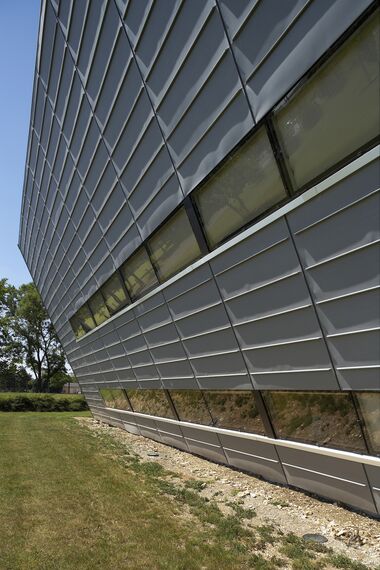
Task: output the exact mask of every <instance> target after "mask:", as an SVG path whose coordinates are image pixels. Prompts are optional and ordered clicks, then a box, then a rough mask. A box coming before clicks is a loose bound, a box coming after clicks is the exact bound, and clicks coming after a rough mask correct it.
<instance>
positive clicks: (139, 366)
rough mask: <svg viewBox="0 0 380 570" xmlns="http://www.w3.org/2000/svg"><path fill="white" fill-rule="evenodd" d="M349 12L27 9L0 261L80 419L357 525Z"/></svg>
mask: <svg viewBox="0 0 380 570" xmlns="http://www.w3.org/2000/svg"><path fill="white" fill-rule="evenodd" d="M379 22H380V16H379V8H378V4H377V2H372V1H370V0H355V1H354V0H282V1H281V2H279V1H278V0H259V1H257V0H182V1H181V0H154V1H153V2H152V1H150V0H129V1H126V0H43V2H42V6H41V20H40V31H39V40H38V48H37V57H36V69H35V78H34V88H33V101H32V110H31V119H30V134H29V143H28V150H27V160H26V170H25V182H24V190H23V201H22V212H21V224H20V235H19V247H20V249H21V252H22V254H23V256H24V259H25V261H26V263H27V265H28V268H29V270H30V273H31V275H32V277H33V280H34V282H35V284H36V286H37V287H38V290H39V291H40V294H41V297H42V299H43V302H44V304H45V306H46V308H47V310H48V312H49V315H50V317H51V319H52V321H53V323H54V326H55V328H56V331H57V333H58V336H59V338H60V340H61V342H62V344H63V346H64V349H65V351H66V354H67V357H68V359H69V362H70V364H71V366H72V368H73V370H74V372H75V375H76V377H77V379H78V382H79V383H80V386H81V389H82V391H83V393H84V394H85V395H86V398H87V401H88V403H89V405H90V408H91V410H92V412H93V414H94V416H95V417H96V418H98V419H100V420H102V421H104V422H108V423H110V424H113V425H115V426H120V427H121V428H124V429H126V430H129V431H131V432H133V433H138V434H142V435H144V436H146V437H149V438H153V439H156V440H159V441H162V442H164V443H167V444H170V445H173V446H176V447H178V448H180V449H184V450H186V451H189V452H192V453H196V454H199V455H201V456H204V457H207V458H210V459H212V460H214V461H218V462H222V463H226V464H228V465H232V466H234V467H237V468H240V469H244V470H246V471H249V472H251V473H254V474H258V475H260V476H262V477H265V478H266V479H268V480H271V481H276V482H280V483H282V484H288V485H292V486H295V487H298V488H301V489H304V490H307V491H311V492H314V493H317V494H319V495H321V496H323V497H327V498H330V499H333V500H335V501H340V502H342V503H345V504H348V505H350V506H352V507H354V508H357V509H360V510H362V511H366V512H369V513H372V514H374V515H379V514H380V457H379V456H380V339H379V331H380V327H379V323H380V296H379V292H380V281H379V268H380V254H379V235H380V222H379V207H380V203H379V188H380V174H379V123H380V112H379V62H380V57H379V49H380V47H379V36H380V33H379V30H380V24H379Z"/></svg>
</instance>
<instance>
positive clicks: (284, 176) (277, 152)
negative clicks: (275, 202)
mask: <svg viewBox="0 0 380 570" xmlns="http://www.w3.org/2000/svg"><path fill="white" fill-rule="evenodd" d="M272 116H273V111H271V112H270V113H269V115H268V116H267V117H266V119H265V122H264V124H265V127H266V132H267V135H268V138H269V142H270V145H271V147H272V151H273V154H274V158H275V160H276V164H277V167H278V170H279V172H280V176H281V180H282V183H283V185H284V187H285V190H286V193H287V195H288V196H289V197H292V196H294V193H295V189H294V188H293V184H292V179H291V176H290V174H289V171H288V167H287V165H286V161H285V157H284V152H283V150H282V147H281V145H280V142H279V140H278V136H277V132H276V130H275V127H274V125H273V121H272Z"/></svg>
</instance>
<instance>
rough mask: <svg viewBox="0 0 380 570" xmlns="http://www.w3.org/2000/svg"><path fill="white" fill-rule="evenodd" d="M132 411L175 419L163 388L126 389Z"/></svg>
mask: <svg viewBox="0 0 380 570" xmlns="http://www.w3.org/2000/svg"><path fill="white" fill-rule="evenodd" d="M127 394H128V398H129V399H130V402H131V404H132V407H133V411H134V412H139V413H141V414H150V415H152V416H160V417H162V418H172V419H176V418H175V415H174V413H173V411H172V409H171V406H170V404H169V401H168V399H167V397H166V393H165V392H164V391H163V390H128V391H127Z"/></svg>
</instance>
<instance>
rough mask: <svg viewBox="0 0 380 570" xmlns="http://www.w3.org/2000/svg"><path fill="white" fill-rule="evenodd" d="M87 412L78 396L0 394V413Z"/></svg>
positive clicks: (80, 397)
mask: <svg viewBox="0 0 380 570" xmlns="http://www.w3.org/2000/svg"><path fill="white" fill-rule="evenodd" d="M83 410H88V406H87V403H86V400H85V399H84V397H83V396H81V395H80V394H35V393H28V392H25V393H18V392H0V412H79V411H83Z"/></svg>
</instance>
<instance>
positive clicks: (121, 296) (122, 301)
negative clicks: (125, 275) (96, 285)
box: [101, 273, 128, 315]
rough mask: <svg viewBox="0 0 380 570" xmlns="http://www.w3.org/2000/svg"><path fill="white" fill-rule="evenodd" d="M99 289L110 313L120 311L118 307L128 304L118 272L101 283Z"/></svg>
mask: <svg viewBox="0 0 380 570" xmlns="http://www.w3.org/2000/svg"><path fill="white" fill-rule="evenodd" d="M101 291H102V293H103V297H104V299H105V302H106V305H107V308H108V310H109V312H110V314H111V315H113V314H114V313H117V311H120V309H122V308H123V307H125V305H127V304H128V299H127V295H126V294H125V290H124V287H123V284H122V282H121V277H120V275H119V274H118V273H114V275H112V277H111V278H110V279H108V281H107V282H106V283H104V285H102V288H101Z"/></svg>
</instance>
